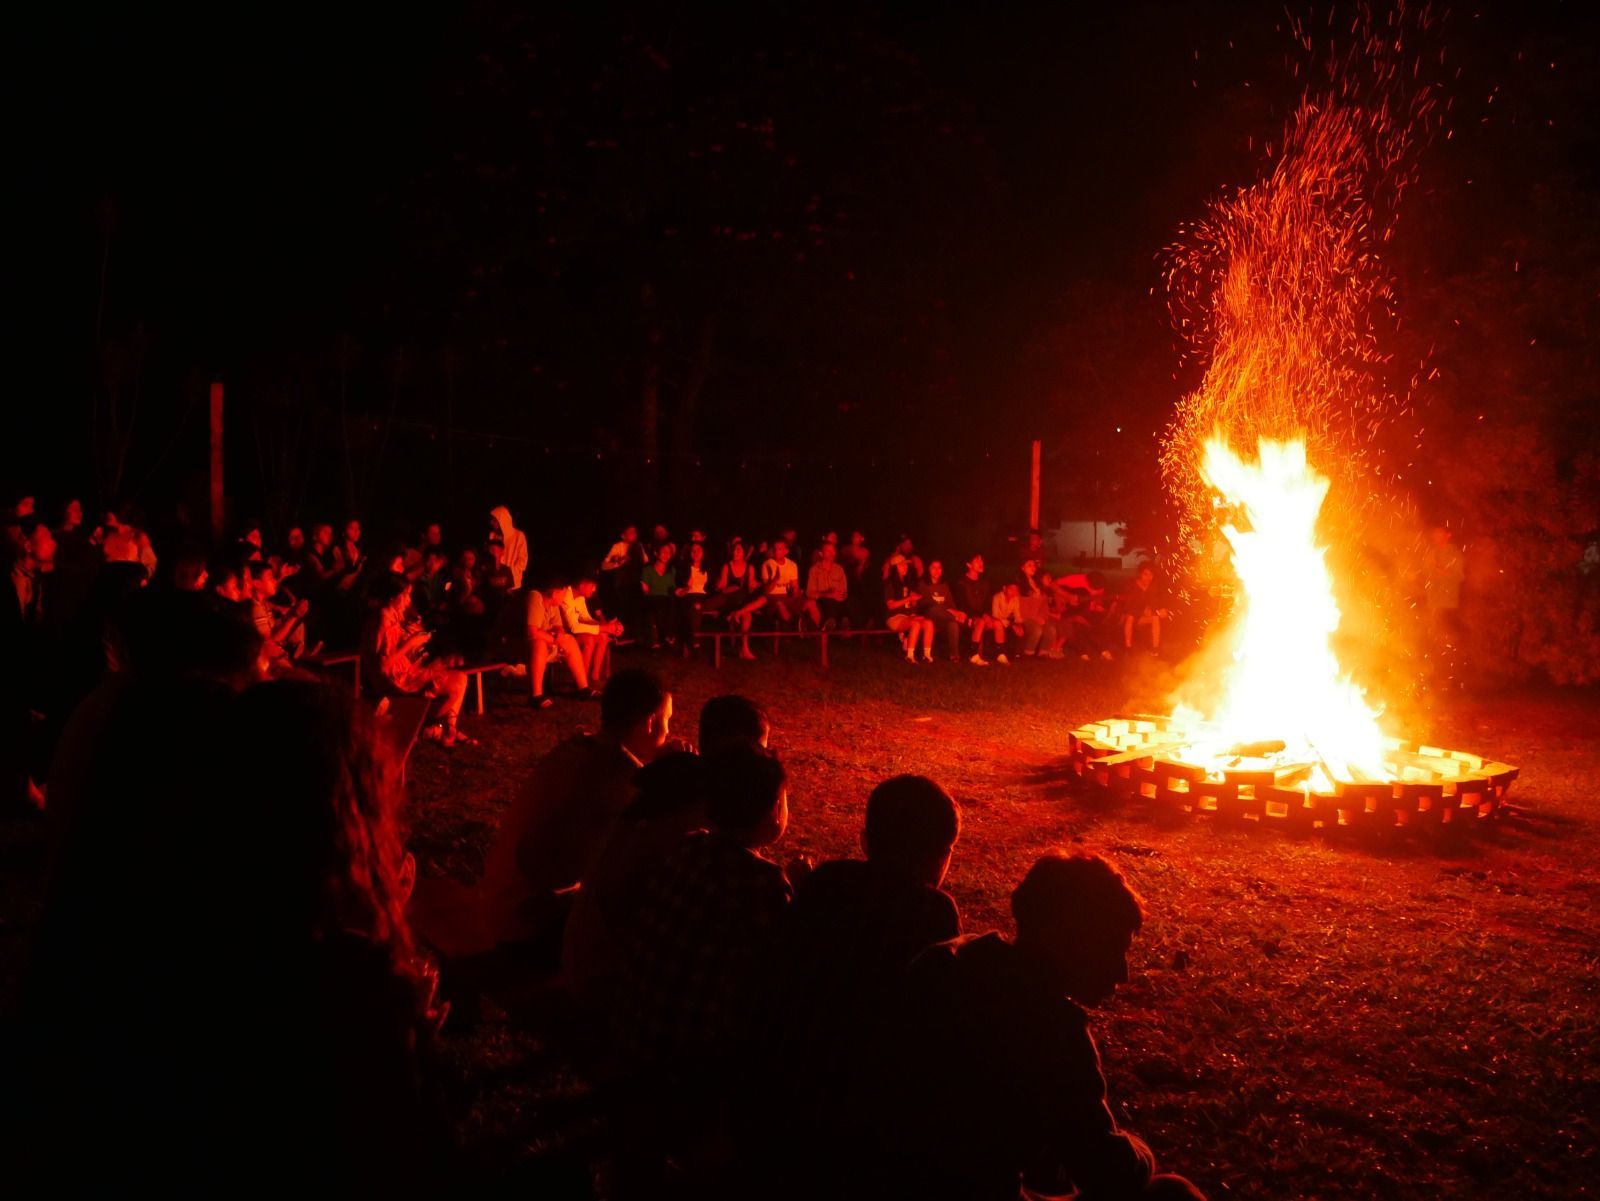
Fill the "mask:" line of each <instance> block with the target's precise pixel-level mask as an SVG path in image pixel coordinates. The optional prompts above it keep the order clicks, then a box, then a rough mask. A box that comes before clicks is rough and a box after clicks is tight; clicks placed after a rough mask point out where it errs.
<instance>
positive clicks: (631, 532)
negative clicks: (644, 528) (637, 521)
mask: <svg viewBox="0 0 1600 1201" xmlns="http://www.w3.org/2000/svg"><path fill="white" fill-rule="evenodd" d="M622 540H623V541H624V542H637V541H639V527H638V526H636V525H625V526H623V527H622Z"/></svg>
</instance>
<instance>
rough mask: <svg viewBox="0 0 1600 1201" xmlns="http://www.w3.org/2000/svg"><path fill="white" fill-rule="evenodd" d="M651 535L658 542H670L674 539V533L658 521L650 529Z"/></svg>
mask: <svg viewBox="0 0 1600 1201" xmlns="http://www.w3.org/2000/svg"><path fill="white" fill-rule="evenodd" d="M650 536H651V538H653V539H654V540H655V541H657V542H670V541H671V540H672V535H671V534H670V533H668V532H667V527H666V526H664V525H662V524H660V523H659V522H657V523H656V526H655V528H654V529H653V530H651V531H650Z"/></svg>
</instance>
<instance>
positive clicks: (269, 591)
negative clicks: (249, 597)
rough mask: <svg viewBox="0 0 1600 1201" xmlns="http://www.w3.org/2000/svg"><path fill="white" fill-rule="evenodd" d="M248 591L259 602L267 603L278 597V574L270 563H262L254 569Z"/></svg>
mask: <svg viewBox="0 0 1600 1201" xmlns="http://www.w3.org/2000/svg"><path fill="white" fill-rule="evenodd" d="M250 591H251V592H252V593H253V594H254V596H255V598H256V599H257V600H260V601H269V600H271V599H272V598H273V597H275V596H277V595H278V573H277V571H276V570H274V569H273V567H272V565H271V564H270V563H262V564H259V565H258V566H257V567H256V571H255V574H254V576H252V577H251V580H250Z"/></svg>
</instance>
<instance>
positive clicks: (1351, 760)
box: [1176, 436, 1392, 789]
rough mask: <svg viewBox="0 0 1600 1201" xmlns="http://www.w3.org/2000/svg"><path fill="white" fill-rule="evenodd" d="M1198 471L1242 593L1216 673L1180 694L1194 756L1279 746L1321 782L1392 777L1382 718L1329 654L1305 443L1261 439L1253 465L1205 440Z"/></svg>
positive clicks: (1315, 500) (1279, 756)
mask: <svg viewBox="0 0 1600 1201" xmlns="http://www.w3.org/2000/svg"><path fill="white" fill-rule="evenodd" d="M1200 473H1201V476H1202V477H1203V478H1204V480H1205V482H1206V484H1207V485H1208V486H1210V487H1211V488H1213V489H1215V491H1216V492H1217V493H1218V494H1220V496H1221V498H1222V501H1223V503H1224V505H1225V506H1226V512H1227V513H1228V514H1230V519H1228V520H1225V522H1224V524H1223V526H1222V534H1223V537H1224V538H1226V540H1227V543H1228V546H1229V548H1230V549H1231V551H1232V562H1233V569H1234V572H1235V573H1236V574H1237V576H1238V581H1239V600H1238V603H1237V605H1236V607H1235V609H1234V614H1233V619H1232V622H1231V624H1230V625H1229V626H1228V628H1227V629H1226V630H1225V631H1224V632H1222V633H1221V634H1220V635H1219V636H1218V637H1219V639H1220V642H1219V646H1220V648H1222V649H1225V650H1226V658H1225V659H1224V660H1223V663H1222V665H1221V667H1220V669H1218V670H1215V671H1213V672H1208V673H1204V674H1199V675H1196V676H1194V677H1192V678H1191V680H1190V681H1189V683H1188V684H1187V685H1186V686H1185V688H1184V690H1182V691H1180V693H1179V698H1178V706H1177V711H1176V716H1178V717H1180V718H1185V719H1189V720H1201V721H1204V722H1205V723H1206V732H1205V734H1204V735H1202V736H1201V738H1200V742H1199V743H1197V744H1196V746H1195V748H1194V749H1195V751H1197V752H1199V754H1200V756H1201V757H1202V758H1204V759H1214V760H1215V759H1225V758H1228V757H1238V756H1239V755H1241V753H1243V754H1250V752H1249V751H1246V750H1244V749H1243V748H1246V747H1254V748H1258V753H1260V752H1261V751H1264V750H1265V747H1264V744H1267V745H1270V744H1273V743H1279V742H1281V743H1282V744H1283V746H1282V747H1281V748H1279V747H1272V749H1271V752H1270V753H1271V755H1272V757H1273V758H1274V759H1275V760H1276V761H1277V762H1279V763H1283V762H1290V763H1300V764H1304V765H1306V767H1307V769H1308V777H1307V778H1308V780H1309V782H1310V783H1311V785H1312V787H1313V788H1317V789H1322V788H1326V787H1328V786H1330V785H1331V784H1332V783H1334V782H1336V781H1350V780H1355V779H1367V780H1387V779H1390V778H1392V776H1391V773H1390V770H1389V768H1388V766H1387V764H1386V763H1385V759H1384V752H1385V750H1386V749H1387V746H1388V744H1387V742H1386V740H1385V737H1384V735H1383V733H1382V731H1381V730H1380V729H1379V727H1378V713H1377V711H1376V710H1374V709H1373V708H1372V707H1371V706H1370V705H1369V704H1368V703H1367V700H1366V696H1365V694H1364V692H1363V690H1362V689H1361V688H1360V687H1359V686H1358V685H1357V684H1356V683H1355V682H1354V681H1353V680H1351V678H1350V677H1349V675H1348V674H1347V673H1346V672H1345V671H1344V670H1343V669H1342V668H1341V667H1340V664H1339V660H1338V658H1337V656H1336V654H1335V651H1334V646H1333V636H1334V634H1335V632H1336V631H1337V630H1338V628H1339V605H1338V603H1337V601H1336V600H1335V598H1334V592H1333V578H1332V575H1331V574H1330V572H1329V570H1328V563H1327V549H1326V547H1324V546H1322V545H1320V544H1319V542H1318V538H1317V517H1318V514H1319V513H1320V512H1321V511H1322V503H1323V500H1324V499H1325V498H1326V496H1327V494H1328V480H1327V478H1326V477H1324V476H1322V475H1321V474H1319V473H1318V472H1317V471H1316V470H1315V469H1314V468H1312V467H1311V465H1310V464H1308V463H1307V461H1306V444H1305V442H1304V440H1294V441H1285V442H1275V441H1271V440H1268V439H1262V440H1261V442H1260V445H1259V451H1258V458H1257V460H1256V461H1255V462H1246V461H1244V460H1243V459H1241V458H1240V457H1239V456H1238V455H1236V454H1235V453H1234V452H1233V451H1232V450H1231V449H1230V448H1229V447H1228V444H1227V442H1226V441H1225V440H1224V439H1223V438H1221V437H1220V436H1217V437H1213V438H1211V439H1210V440H1209V441H1207V442H1206V444H1205V452H1204V455H1203V457H1202V459H1201V463H1200ZM1201 743H1203V744H1204V745H1201Z"/></svg>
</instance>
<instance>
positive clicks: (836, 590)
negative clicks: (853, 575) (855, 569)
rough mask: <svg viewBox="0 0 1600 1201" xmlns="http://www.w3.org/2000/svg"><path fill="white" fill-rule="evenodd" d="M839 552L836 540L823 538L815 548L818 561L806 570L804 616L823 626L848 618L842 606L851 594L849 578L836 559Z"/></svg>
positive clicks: (830, 626) (823, 627) (832, 626)
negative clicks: (834, 541)
mask: <svg viewBox="0 0 1600 1201" xmlns="http://www.w3.org/2000/svg"><path fill="white" fill-rule="evenodd" d="M838 553H839V548H838V546H837V545H836V544H835V543H833V542H829V541H827V540H824V541H823V543H822V545H821V546H819V547H818V548H817V561H816V562H815V563H813V564H812V565H811V570H810V571H809V572H807V573H806V616H807V617H809V618H811V621H812V623H813V624H815V625H817V626H819V627H821V628H822V629H824V630H831V629H833V628H834V627H835V626H837V625H838V624H839V622H840V621H846V622H848V621H849V618H848V617H847V616H846V614H845V606H846V604H847V602H848V600H849V597H850V580H849V577H848V576H847V575H846V574H845V570H844V568H843V567H842V566H840V564H839V562H838V558H837V556H838Z"/></svg>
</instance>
